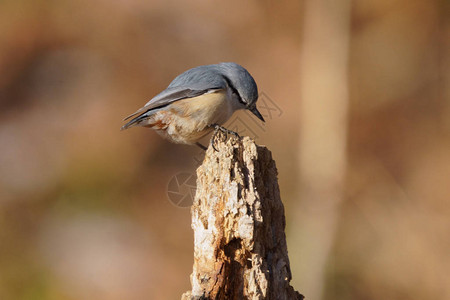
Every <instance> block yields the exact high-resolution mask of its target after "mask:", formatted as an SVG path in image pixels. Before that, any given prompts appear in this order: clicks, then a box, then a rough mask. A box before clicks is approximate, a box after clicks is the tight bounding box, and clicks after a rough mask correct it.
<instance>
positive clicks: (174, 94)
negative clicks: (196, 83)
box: [124, 88, 214, 121]
mask: <svg viewBox="0 0 450 300" xmlns="http://www.w3.org/2000/svg"><path fill="white" fill-rule="evenodd" d="M213 90H214V89H208V90H192V89H181V90H180V89H179V88H167V89H166V90H164V91H162V92H161V93H160V94H158V95H156V96H155V97H154V98H152V99H151V100H150V101H149V102H147V103H146V104H145V105H144V106H143V107H141V108H140V109H138V110H137V111H136V112H134V113H132V114H131V115H129V116H128V117H126V118H125V119H124V121H125V120H128V119H130V118H131V117H133V116H137V115H140V114H143V113H146V112H148V111H150V110H153V109H157V108H161V107H164V106H166V105H169V104H170V103H172V102H175V101H178V100H182V99H186V98H192V97H197V96H200V95H202V94H205V93H208V92H212V91H213Z"/></svg>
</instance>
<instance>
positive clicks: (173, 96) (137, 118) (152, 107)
mask: <svg viewBox="0 0 450 300" xmlns="http://www.w3.org/2000/svg"><path fill="white" fill-rule="evenodd" d="M257 100H258V87H257V85H256V82H255V80H254V78H253V77H252V75H250V73H249V72H248V71H247V70H246V69H245V68H244V67H242V66H241V65H239V64H237V63H234V62H223V63H218V64H212V65H203V66H198V67H195V68H192V69H189V70H187V71H185V72H183V73H181V74H180V75H178V76H177V77H175V79H174V80H173V81H172V82H171V83H170V84H169V86H168V87H167V88H166V89H165V90H163V91H162V92H161V93H159V94H158V95H156V96H155V97H153V98H152V99H151V100H150V101H148V102H147V103H146V104H145V105H144V106H143V107H142V108H140V109H138V110H137V111H136V112H134V113H133V114H131V115H129V116H128V117H126V118H125V119H124V121H127V120H129V121H128V122H127V123H126V124H125V125H123V126H122V128H121V130H125V129H128V128H130V127H133V126H142V127H148V128H151V129H154V130H155V131H156V132H157V133H158V134H159V135H161V136H162V137H163V138H166V139H168V140H169V141H171V142H173V143H177V144H188V145H194V144H195V145H197V146H199V147H200V148H202V149H204V150H206V147H205V146H203V145H202V144H200V143H199V140H200V139H201V138H203V137H204V136H206V135H207V134H208V133H210V132H211V131H213V130H215V134H216V133H217V132H219V131H222V132H224V133H226V134H228V133H231V134H234V135H236V136H239V135H238V134H237V133H236V132H233V131H231V130H228V129H226V128H224V127H223V126H222V125H223V124H224V123H225V122H226V121H227V120H228V119H229V118H230V117H231V116H232V115H233V113H234V112H235V111H236V110H240V109H245V110H249V111H250V112H252V113H253V114H254V115H255V116H256V117H257V118H258V119H260V120H261V121H263V122H265V121H264V118H263V116H262V115H261V113H260V112H259V111H258V109H257V107H256V102H257ZM215 134H214V135H215ZM214 135H213V138H212V139H211V141H212V140H214ZM211 143H212V142H211ZM213 147H214V145H213Z"/></svg>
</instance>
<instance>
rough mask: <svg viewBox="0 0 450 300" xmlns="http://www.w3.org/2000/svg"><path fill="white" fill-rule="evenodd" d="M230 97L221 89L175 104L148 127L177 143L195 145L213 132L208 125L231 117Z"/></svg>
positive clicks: (158, 115) (155, 115)
mask: <svg viewBox="0 0 450 300" xmlns="http://www.w3.org/2000/svg"><path fill="white" fill-rule="evenodd" d="M227 97H228V96H227V93H226V92H225V91H223V90H220V91H217V92H213V93H207V94H203V95H201V96H198V97H194V98H187V99H183V100H179V101H176V102H174V103H172V104H170V105H168V106H167V107H166V109H164V110H161V111H158V112H156V113H155V114H154V115H153V116H152V118H151V119H152V120H151V122H150V124H149V125H147V126H148V127H151V128H153V129H155V130H156V131H157V132H158V133H159V134H161V135H162V136H164V137H165V138H167V139H169V140H171V141H173V142H175V143H182V144H193V143H195V142H197V141H198V140H199V139H201V138H202V137H203V136H205V135H206V134H208V133H209V132H210V131H211V128H210V127H209V125H211V124H223V123H225V122H226V121H227V120H228V119H229V118H230V117H231V115H232V114H233V110H232V106H231V105H230V102H229V101H230V100H229V99H228V98H227Z"/></svg>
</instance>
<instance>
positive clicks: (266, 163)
mask: <svg viewBox="0 0 450 300" xmlns="http://www.w3.org/2000/svg"><path fill="white" fill-rule="evenodd" d="M216 148H217V149H218V151H215V150H214V149H212V147H209V148H208V150H207V151H206V154H205V159H204V161H203V163H202V165H201V166H200V167H199V168H198V169H197V192H196V196H195V200H194V204H193V206H192V209H191V213H192V228H193V230H194V238H195V241H194V244H195V245H194V268H193V273H192V275H191V283H192V291H189V292H186V293H185V294H184V295H183V296H182V299H303V296H302V295H300V294H299V293H298V292H296V291H295V290H294V289H293V288H292V287H291V286H290V285H289V282H290V280H291V271H290V267H289V258H288V253H287V246H286V237H285V233H284V228H285V216H284V207H283V204H282V202H281V199H280V191H279V187H278V181H277V169H276V165H275V161H274V160H273V159H272V154H271V152H270V151H269V150H268V149H267V148H266V147H262V146H257V145H256V144H255V143H254V141H253V140H251V139H250V138H248V137H245V138H243V139H242V140H238V139H237V138H235V137H230V138H229V139H228V141H226V142H221V141H219V142H218V143H216Z"/></svg>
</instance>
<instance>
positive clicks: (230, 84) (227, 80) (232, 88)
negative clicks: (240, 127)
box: [223, 76, 247, 105]
mask: <svg viewBox="0 0 450 300" xmlns="http://www.w3.org/2000/svg"><path fill="white" fill-rule="evenodd" d="M223 78H224V79H225V81H226V82H227V84H228V86H229V87H230V89H231V90H232V91H233V93H235V94H236V96H237V97H238V100H239V102H241V103H242V104H244V105H247V103H245V102H244V100H242V98H241V95H240V94H239V92H238V91H237V89H236V88H235V87H234V85H233V84H232V83H231V80H230V78H228V77H227V76H223Z"/></svg>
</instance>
